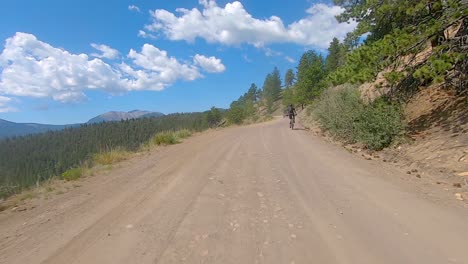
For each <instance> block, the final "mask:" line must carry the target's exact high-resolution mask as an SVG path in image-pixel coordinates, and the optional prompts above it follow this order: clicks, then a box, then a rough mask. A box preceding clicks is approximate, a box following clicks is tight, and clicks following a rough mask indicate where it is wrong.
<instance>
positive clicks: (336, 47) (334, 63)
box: [326, 38, 345, 72]
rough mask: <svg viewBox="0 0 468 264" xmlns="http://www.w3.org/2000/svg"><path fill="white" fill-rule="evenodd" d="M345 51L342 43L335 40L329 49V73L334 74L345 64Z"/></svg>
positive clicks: (327, 63)
mask: <svg viewBox="0 0 468 264" xmlns="http://www.w3.org/2000/svg"><path fill="white" fill-rule="evenodd" d="M344 57H345V54H344V50H343V47H342V45H341V44H340V41H339V40H338V39H337V38H333V41H332V42H331V43H330V47H329V48H328V56H327V59H326V68H327V72H333V71H335V70H336V69H338V67H340V66H341V65H343V63H344Z"/></svg>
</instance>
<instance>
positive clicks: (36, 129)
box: [0, 110, 164, 138]
mask: <svg viewBox="0 0 468 264" xmlns="http://www.w3.org/2000/svg"><path fill="white" fill-rule="evenodd" d="M163 115H164V114H162V113H159V112H149V111H140V110H133V111H130V112H117V111H112V112H107V113H104V114H102V115H98V116H96V117H94V118H92V119H90V120H89V121H88V122H87V124H94V123H101V122H112V121H120V120H122V119H124V120H126V119H132V118H144V117H159V116H163ZM80 125H82V124H71V125H46V124H36V123H15V122H10V121H7V120H3V119H0V138H6V137H14V136H24V135H29V134H37V133H43V132H47V131H56V130H62V129H65V128H67V127H78V126H80Z"/></svg>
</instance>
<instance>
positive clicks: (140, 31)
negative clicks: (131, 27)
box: [138, 30, 156, 39]
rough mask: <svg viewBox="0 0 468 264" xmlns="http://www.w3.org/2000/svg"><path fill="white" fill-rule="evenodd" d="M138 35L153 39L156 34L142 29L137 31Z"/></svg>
mask: <svg viewBox="0 0 468 264" xmlns="http://www.w3.org/2000/svg"><path fill="white" fill-rule="evenodd" d="M138 36H139V37H142V38H149V39H155V38H156V36H155V35H153V34H151V33H148V32H146V31H143V30H139V31H138Z"/></svg>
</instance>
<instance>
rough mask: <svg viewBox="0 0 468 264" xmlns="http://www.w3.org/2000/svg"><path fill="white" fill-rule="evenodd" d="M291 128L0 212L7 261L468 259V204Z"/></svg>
mask: <svg viewBox="0 0 468 264" xmlns="http://www.w3.org/2000/svg"><path fill="white" fill-rule="evenodd" d="M413 180H414V177H412V178H411V180H409V178H408V175H406V174H405V173H404V172H402V171H400V170H397V169H395V168H394V167H392V166H390V165H388V164H383V163H382V162H380V161H375V160H365V159H362V158H359V157H357V156H356V155H353V154H351V153H348V152H347V151H346V150H344V149H343V148H341V147H339V146H336V145H332V144H329V143H327V142H325V141H324V140H323V139H321V138H320V137H316V136H313V135H311V134H310V133H308V132H307V131H304V130H301V129H300V128H299V129H298V130H294V131H292V130H290V129H288V121H287V120H286V119H276V120H274V121H272V122H268V123H263V124H259V125H252V126H247V127H236V128H228V129H223V130H220V131H212V132H208V133H203V134H201V135H198V136H196V137H193V138H191V139H189V140H188V141H186V142H184V143H183V144H180V145H176V146H172V147H169V148H166V149H164V150H159V151H153V152H150V153H148V154H147V155H140V156H138V157H135V158H134V159H131V160H129V161H125V162H123V163H121V164H120V166H118V167H117V168H115V169H113V170H112V171H110V172H108V173H103V174H100V175H97V176H94V177H89V178H86V179H84V180H82V181H81V182H80V185H81V187H78V188H72V189H70V190H69V191H68V192H66V193H64V194H60V195H54V196H53V197H51V198H49V199H48V200H41V199H36V200H32V201H30V203H31V204H33V205H34V206H30V207H29V208H32V207H34V208H33V209H29V210H25V211H18V210H17V211H11V210H8V211H5V212H2V213H0V263H12V264H13V263H20V264H27V263H100V264H102V263H113V264H114V263H289V264H292V263H295V264H299V263H360V264H362V263H372V264H375V263H392V264H393V263H437V264H439V263H468V250H467V244H468V243H467V242H468V221H467V219H468V208H467V204H466V203H464V202H462V201H457V200H455V199H453V194H451V193H448V192H444V191H443V190H440V188H433V186H426V185H420V184H413V182H412V181H413Z"/></svg>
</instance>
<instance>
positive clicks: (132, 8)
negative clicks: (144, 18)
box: [128, 5, 141, 13]
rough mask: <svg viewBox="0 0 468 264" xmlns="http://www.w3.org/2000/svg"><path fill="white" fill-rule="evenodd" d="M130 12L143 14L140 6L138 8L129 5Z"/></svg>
mask: <svg viewBox="0 0 468 264" xmlns="http://www.w3.org/2000/svg"><path fill="white" fill-rule="evenodd" d="M128 10H130V11H135V12H138V13H141V11H140V8H139V7H138V6H136V5H129V6H128Z"/></svg>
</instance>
